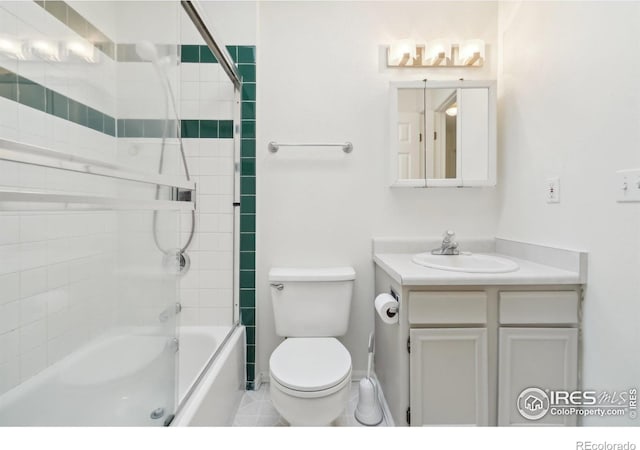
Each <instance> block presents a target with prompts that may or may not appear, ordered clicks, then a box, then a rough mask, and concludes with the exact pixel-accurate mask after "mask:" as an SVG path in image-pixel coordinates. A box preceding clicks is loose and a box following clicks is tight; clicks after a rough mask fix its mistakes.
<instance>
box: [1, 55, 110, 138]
mask: <svg viewBox="0 0 640 450" xmlns="http://www.w3.org/2000/svg"><path fill="white" fill-rule="evenodd" d="M0 97H4V98H6V99H9V100H13V101H16V102H18V103H21V104H23V105H25V106H29V107H30V108H33V109H37V110H38V111H42V112H43V113H46V114H50V115H52V116H56V117H58V118H60V119H64V120H68V121H70V122H74V123H76V124H78V125H82V126H84V127H89V128H92V129H94V130H96V131H98V132H100V133H104V134H108V135H109V136H113V137H115V136H116V126H115V123H116V119H115V118H113V117H111V116H110V115H108V114H104V113H103V112H100V111H98V110H97V109H93V108H91V107H89V106H87V105H85V104H83V103H80V102H78V101H76V100H73V99H72V98H69V97H67V96H65V95H62V94H60V93H59V92H56V91H54V90H52V89H49V88H47V87H44V86H43V85H41V84H40V83H36V82H35V81H32V80H30V79H28V78H25V77H22V76H20V75H18V74H16V73H14V72H12V71H10V70H8V69H6V68H4V67H0Z"/></svg>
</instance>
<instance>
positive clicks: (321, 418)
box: [269, 376, 351, 427]
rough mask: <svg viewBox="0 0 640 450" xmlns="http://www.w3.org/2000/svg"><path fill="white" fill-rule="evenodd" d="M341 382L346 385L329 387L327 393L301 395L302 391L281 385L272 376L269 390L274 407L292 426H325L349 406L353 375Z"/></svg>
mask: <svg viewBox="0 0 640 450" xmlns="http://www.w3.org/2000/svg"><path fill="white" fill-rule="evenodd" d="M341 384H344V386H339V387H338V389H336V388H332V389H328V390H327V395H322V394H321V393H318V396H314V397H309V396H307V397H299V396H297V394H300V393H296V392H293V391H291V390H290V389H288V388H286V387H284V386H281V385H280V384H279V383H278V382H277V381H275V380H274V379H273V377H270V383H269V392H270V394H271V401H272V402H273V406H274V408H275V409H276V410H277V411H278V412H279V413H280V415H281V416H282V417H283V418H284V419H285V420H286V421H287V422H289V424H290V425H291V426H294V427H323V426H330V425H331V424H332V422H333V421H335V420H336V419H337V418H338V417H340V415H341V414H342V413H343V411H344V410H345V408H346V407H347V403H348V402H349V393H350V391H351V376H349V377H347V378H346V379H345V380H344V381H343V382H342V383H341ZM301 394H303V395H304V394H305V393H301ZM314 394H315V393H314Z"/></svg>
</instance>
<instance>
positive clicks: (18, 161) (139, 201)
mask: <svg viewBox="0 0 640 450" xmlns="http://www.w3.org/2000/svg"><path fill="white" fill-rule="evenodd" d="M179 8H180V4H179V2H115V1H114V2H11V1H4V2H1V3H0V29H2V32H3V36H2V39H3V45H4V46H3V49H5V50H7V51H4V50H3V51H2V52H0V113H1V116H2V118H3V120H2V124H1V126H0V224H1V226H0V426H2V425H5V426H6V425H16V426H23V425H45V426H46V425H69V426H78V425H93V426H108V425H118V426H147V425H149V426H162V425H165V424H166V423H167V422H168V421H169V420H170V418H171V416H172V414H173V413H174V412H175V409H176V402H177V399H176V397H177V394H176V386H177V382H176V376H177V375H176V373H177V368H176V360H177V350H178V343H177V340H176V339H177V332H176V328H177V327H176V323H177V315H176V313H177V306H176V305H177V303H178V279H179V275H178V273H177V272H178V270H177V259H176V249H179V248H180V247H181V246H182V245H183V244H184V243H183V242H182V241H181V240H180V223H179V222H180V218H181V216H184V215H188V214H189V213H190V211H191V210H192V209H193V203H191V202H190V201H187V199H186V198H185V196H184V193H185V192H188V191H190V190H192V189H193V183H191V182H189V181H186V177H185V174H184V168H183V166H182V161H181V158H180V152H179V145H178V143H177V140H176V135H177V133H176V128H177V126H178V122H177V118H176V114H175V111H174V109H173V108H172V106H171V105H172V99H171V94H170V91H171V89H169V88H172V89H173V92H177V90H176V89H175V86H176V79H177V65H178V55H179V47H178V42H179V20H178V17H179V16H178V11H179ZM148 17H154V19H156V20H155V22H154V23H155V24H160V23H162V26H158V27H152V26H149V27H140V26H139V24H140V21H141V20H145V18H148ZM149 25H150V24H149ZM5 41H6V42H5ZM5 44H6V45H5ZM178 101H179V100H178ZM14 118H15V120H14ZM5 119H6V120H5ZM159 168H161V169H162V170H159ZM178 200H181V201H178Z"/></svg>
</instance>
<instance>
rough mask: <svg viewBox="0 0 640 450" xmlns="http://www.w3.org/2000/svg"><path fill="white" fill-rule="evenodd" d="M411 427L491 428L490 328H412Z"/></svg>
mask: <svg viewBox="0 0 640 450" xmlns="http://www.w3.org/2000/svg"><path fill="white" fill-rule="evenodd" d="M410 336H411V355H410V366H411V370H410V398H411V401H410V403H411V425H412V426H423V425H487V424H488V418H489V414H488V372H487V366H488V364H487V360H488V355H487V330H486V329H484V328H446V329H445V328H442V329H411V331H410Z"/></svg>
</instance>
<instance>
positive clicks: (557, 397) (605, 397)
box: [516, 387, 638, 420]
mask: <svg viewBox="0 0 640 450" xmlns="http://www.w3.org/2000/svg"><path fill="white" fill-rule="evenodd" d="M637 392H638V391H637V389H636V388H632V389H628V390H626V391H593V390H589V391H586V390H585V391H583V390H576V391H567V390H551V389H544V390H543V389H540V388H537V387H529V388H526V389H524V390H523V391H522V392H521V393H520V395H519V396H518V399H517V401H516V407H517V409H518V412H519V413H520V415H521V416H522V417H524V418H525V419H527V420H540V419H542V418H543V417H545V416H546V415H547V414H550V415H552V416H600V417H605V416H622V415H625V414H627V413H628V414H629V417H630V418H631V419H635V418H636V417H637V405H638V403H637V401H638V400H637V398H638V397H637Z"/></svg>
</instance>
